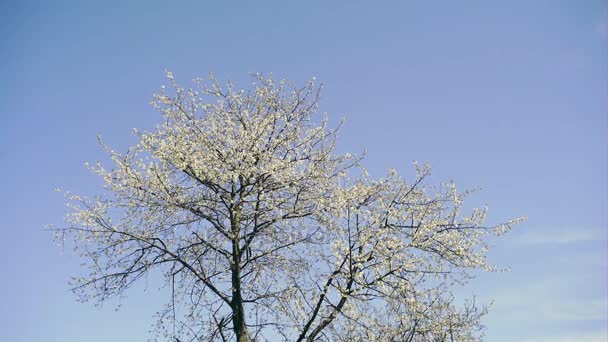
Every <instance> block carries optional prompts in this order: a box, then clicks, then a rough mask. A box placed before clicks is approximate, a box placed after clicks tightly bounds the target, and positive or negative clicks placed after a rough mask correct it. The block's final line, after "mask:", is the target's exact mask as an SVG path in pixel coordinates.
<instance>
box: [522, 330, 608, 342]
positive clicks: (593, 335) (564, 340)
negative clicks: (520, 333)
mask: <svg viewBox="0 0 608 342" xmlns="http://www.w3.org/2000/svg"><path fill="white" fill-rule="evenodd" d="M523 341H524V342H581V341H585V342H606V341H608V332H607V331H605V330H604V331H601V330H600V331H593V332H581V333H573V334H567V335H548V336H535V337H528V338H525V339H524V340H523Z"/></svg>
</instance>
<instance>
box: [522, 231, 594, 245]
mask: <svg viewBox="0 0 608 342" xmlns="http://www.w3.org/2000/svg"><path fill="white" fill-rule="evenodd" d="M605 238H606V237H605V234H604V233H603V232H602V231H601V230H598V229H588V228H571V229H563V228H559V229H551V228H543V229H534V230H528V231H527V232H524V233H522V234H521V235H520V236H518V237H516V238H515V239H514V243H515V244H517V245H523V246H529V245H545V244H553V245H564V244H571V243H579V242H591V241H602V240H605Z"/></svg>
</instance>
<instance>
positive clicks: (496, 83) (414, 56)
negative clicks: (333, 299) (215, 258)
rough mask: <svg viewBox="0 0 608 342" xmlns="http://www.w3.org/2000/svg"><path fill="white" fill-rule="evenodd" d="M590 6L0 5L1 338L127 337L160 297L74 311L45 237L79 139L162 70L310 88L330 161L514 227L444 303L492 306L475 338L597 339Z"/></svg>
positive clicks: (595, 27)
mask: <svg viewBox="0 0 608 342" xmlns="http://www.w3.org/2000/svg"><path fill="white" fill-rule="evenodd" d="M607 11H608V9H607V5H606V3H605V1H600V0H598V1H593V0H586V1H581V0H572V1H559V0H551V1H513V0H509V1H441V2H440V1H400V2H397V1H390V2H389V1H386V2H382V1H374V2H372V1H298V2H296V1H262V0H261V1H225V2H224V1H202V0H199V1H154V0H147V1H96V2H93V1H89V2H87V1H73V2H66V1H48V2H44V3H43V2H32V1H27V0H23V1H1V2H0V19H1V20H0V36H1V39H0V147H1V149H0V166H1V167H0V177H1V179H2V190H1V191H0V215H1V217H2V223H1V227H2V235H1V241H2V247H1V248H0V263H1V272H0V277H1V280H0V340H1V341H7V342H9V341H10V342H31V341H62V342H81V341H87V342H101V341H145V340H146V338H147V336H148V333H147V331H148V330H149V328H150V325H151V323H152V321H153V318H152V314H153V313H154V311H155V310H156V309H159V308H160V306H159V305H160V304H161V303H162V302H163V298H161V297H162V294H161V293H159V292H158V291H157V290H156V289H155V288H148V289H147V291H146V292H143V291H139V289H142V290H143V289H144V288H145V284H142V285H141V286H140V287H139V288H138V289H135V291H131V292H130V293H129V297H128V298H127V299H126V300H124V301H123V302H124V306H123V307H122V308H121V310H120V311H118V312H115V311H114V306H113V305H107V306H104V307H103V308H95V307H93V306H92V305H91V304H80V303H76V298H75V297H74V296H73V295H72V294H71V293H70V292H69V291H68V285H67V279H68V277H69V276H70V275H74V274H77V273H78V272H79V267H78V264H79V262H78V260H77V259H76V258H75V257H74V256H73V255H71V254H70V253H69V251H67V252H66V253H65V254H63V255H61V254H60V249H59V248H57V247H56V246H54V245H53V244H52V242H51V240H50V235H49V234H47V233H46V232H44V231H43V228H44V226H45V225H46V224H61V223H62V222H63V216H64V214H65V212H66V208H65V205H64V199H63V197H62V195H61V194H58V193H56V192H55V191H54V189H55V188H57V187H60V188H63V189H69V190H72V191H75V192H78V193H83V194H92V193H95V192H96V191H97V189H99V185H100V183H99V181H98V180H97V179H96V178H95V177H93V176H91V175H89V173H88V171H87V170H86V169H85V168H84V166H83V162H84V161H86V160H89V161H95V160H98V159H103V158H104V154H103V152H102V151H101V149H100V148H99V146H98V144H97V141H96V135H97V133H101V134H102V135H103V136H104V138H105V141H106V142H108V143H109V144H110V145H112V146H115V147H116V148H117V149H118V150H124V148H126V147H127V146H129V145H130V144H132V143H134V141H135V139H134V137H133V136H132V135H131V134H130V131H131V129H132V128H134V127H138V128H148V127H152V126H153V125H154V124H155V123H156V122H158V121H159V118H160V115H159V114H158V113H157V112H155V111H154V110H153V109H152V108H151V107H150V106H149V102H150V100H151V94H152V92H153V91H155V90H156V89H158V88H159V87H160V85H161V84H162V83H163V82H164V79H163V70H164V69H165V68H166V69H169V70H171V71H173V73H174V74H175V77H176V78H177V80H178V81H180V82H181V83H182V84H184V85H188V84H189V82H190V80H191V79H192V78H194V77H198V76H205V75H206V74H207V73H208V72H210V71H213V72H214V73H215V74H216V75H218V77H219V78H221V79H233V80H235V81H237V83H238V82H240V84H242V85H247V84H249V82H248V79H247V77H248V76H247V75H248V74H249V73H251V72H264V73H267V72H272V73H273V74H274V75H275V76H276V77H279V78H283V77H285V78H289V79H292V80H294V81H295V82H300V83H301V82H303V81H305V80H307V79H309V78H310V77H312V76H316V77H317V78H318V79H319V80H320V81H321V82H323V84H324V85H325V92H324V93H323V97H322V102H321V108H322V111H326V112H328V114H329V116H330V118H332V120H334V121H336V120H338V119H340V118H341V117H346V125H345V126H344V129H343V131H342V135H341V138H340V146H339V148H340V150H343V151H351V152H358V151H361V150H363V149H366V150H367V152H368V160H367V165H368V167H369V169H370V170H371V172H372V174H374V175H380V174H381V173H382V172H383V171H384V170H385V169H387V168H389V167H395V168H397V169H398V170H400V171H401V172H402V173H404V174H406V175H412V174H413V172H412V168H411V162H412V161H413V160H418V161H421V162H429V163H430V164H431V165H432V166H433V178H432V179H431V183H432V182H439V181H442V180H449V179H453V180H454V181H455V182H456V183H457V184H459V185H460V186H461V187H463V188H465V187H477V186H479V187H481V188H482V191H481V192H479V193H477V194H475V195H474V196H473V197H472V198H471V200H470V201H471V203H472V204H478V205H484V204H487V205H488V206H489V208H490V211H489V222H490V223H497V222H501V221H504V220H506V219H508V218H512V217H517V216H528V221H527V222H526V223H524V224H521V225H519V226H517V227H516V228H515V230H514V231H513V232H512V233H511V234H509V235H508V236H507V237H506V238H504V239H501V240H497V241H495V248H494V249H493V251H492V253H491V254H490V259H491V260H492V261H493V262H494V263H495V264H498V265H501V266H509V267H510V268H511V270H512V271H511V272H508V273H497V274H485V275H482V276H480V277H479V278H478V279H477V280H476V281H474V282H473V283H471V284H470V285H469V286H468V287H466V288H465V289H463V290H461V291H459V293H462V294H464V295H472V294H475V295H477V296H478V298H479V300H481V301H489V300H490V299H491V298H493V299H494V300H495V303H494V306H493V308H492V311H491V314H490V315H489V316H488V317H487V319H486V321H485V322H486V326H487V340H488V341H606V339H607V338H608V337H607V323H606V319H607V312H608V308H607V289H606V286H607V285H606V280H607V276H608V273H607V255H606V225H607V219H606V214H607V213H606V207H607V201H606V191H607V184H606V172H607V170H606V153H607V151H606V141H607V140H606V137H607V136H608V134H607V133H608V132H607V113H608V96H607V94H608V93H607V85H608V67H607V63H608V62H607V61H608V49H607V41H608V14H607Z"/></svg>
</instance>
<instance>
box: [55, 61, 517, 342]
mask: <svg viewBox="0 0 608 342" xmlns="http://www.w3.org/2000/svg"><path fill="white" fill-rule="evenodd" d="M167 77H168V80H169V82H170V84H171V87H170V88H171V91H169V90H166V89H165V88H164V87H163V88H162V90H161V91H160V92H159V93H158V94H156V95H155V98H154V101H153V104H154V106H155V107H156V108H158V109H159V110H160V111H161V112H162V114H163V118H164V120H163V122H162V124H160V125H159V126H158V127H157V128H156V129H155V130H153V131H146V132H139V131H135V134H136V135H137V136H138V137H139V143H138V144H136V145H135V146H133V147H132V148H130V149H129V150H128V151H127V152H126V153H122V154H121V153H118V152H115V151H114V150H112V149H111V148H109V147H108V146H107V145H105V144H104V143H103V142H102V145H103V146H104V148H105V149H106V151H108V153H109V155H110V157H111V159H112V161H113V167H112V168H111V169H107V168H104V167H103V166H102V165H101V164H100V163H96V164H95V165H90V166H89V167H90V169H91V170H92V171H93V172H94V173H96V174H98V175H99V176H101V177H102V178H103V180H104V184H105V185H104V188H105V190H104V191H103V193H102V194H100V195H97V196H95V197H92V198H86V197H81V196H78V195H71V194H70V195H69V197H70V199H71V200H70V203H71V207H72V211H71V213H70V214H69V215H68V216H67V219H66V221H67V223H68V224H67V225H66V226H65V227H63V228H60V229H58V230H57V237H58V238H59V239H62V240H63V239H69V240H72V241H73V243H74V245H75V246H76V248H77V249H78V250H79V251H80V253H81V254H82V257H83V259H84V260H85V261H86V262H85V264H86V265H87V267H88V269H89V273H88V274H87V275H85V276H82V277H76V278H74V291H75V293H77V294H78V295H79V296H81V299H82V300H94V301H98V302H103V301H105V300H106V299H108V298H111V297H113V296H117V295H123V294H124V293H125V291H126V290H127V289H128V288H129V287H130V286H131V285H132V284H133V283H134V282H136V281H137V280H138V279H140V278H142V277H144V276H146V275H148V274H149V273H151V272H158V274H160V275H162V278H163V284H164V285H165V286H166V288H167V289H168V290H169V292H170V298H169V301H168V304H167V305H166V307H164V308H163V309H162V310H161V311H160V312H159V316H158V329H157V332H158V334H157V335H156V336H157V338H169V339H173V340H175V341H215V340H223V341H229V340H236V341H239V342H240V341H254V340H256V341H257V340H265V339H272V340H277V339H283V340H286V341H292V340H295V341H317V340H331V341H363V340H365V341H367V340H370V341H411V340H434V341H445V340H463V339H465V340H470V339H473V338H475V337H478V336H479V332H480V330H481V328H482V326H481V323H480V318H481V317H482V316H483V314H484V313H485V312H486V309H485V307H483V306H482V307H479V306H477V305H475V303H474V301H471V302H466V303H465V304H464V305H463V306H462V307H460V308H459V306H458V305H456V304H455V302H454V299H453V296H452V294H451V288H452V285H453V284H454V283H456V282H464V281H466V280H467V279H468V277H470V272H469V271H470V270H474V269H484V270H492V269H493V268H492V267H491V266H490V265H488V263H487V262H486V259H485V253H486V251H487V237H489V236H492V235H497V236H498V235H501V234H503V233H504V232H505V231H506V230H507V229H508V228H509V227H510V226H511V224H513V223H515V221H510V222H507V223H506V224H502V225H498V226H495V227H487V226H484V225H483V222H484V219H485V213H486V211H485V209H473V210H472V212H471V213H470V214H468V215H464V214H463V213H461V209H462V205H463V200H464V199H465V197H466V196H467V194H468V193H467V192H464V193H459V192H457V190H456V187H455V186H454V185H453V184H452V183H448V184H442V185H441V186H439V187H435V188H427V187H426V186H425V179H426V178H427V176H428V175H429V172H430V169H429V167H428V166H417V165H416V171H417V177H416V178H415V179H414V180H413V181H412V182H408V181H406V180H405V179H403V178H402V177H400V176H398V175H397V173H396V172H395V171H394V170H390V171H389V172H388V174H387V175H386V177H384V178H382V179H377V180H376V179H373V178H372V177H370V176H369V175H368V173H367V172H366V171H365V169H364V168H363V166H362V165H361V164H362V161H363V158H362V157H357V156H354V155H351V154H338V153H336V152H335V149H334V146H335V139H336V134H337V131H338V129H337V128H335V129H329V128H328V125H327V120H326V119H322V120H319V119H317V118H316V116H317V114H316V113H317V109H318V108H317V107H318V99H319V91H320V87H317V86H315V84H314V80H313V81H311V82H309V83H307V84H306V85H305V86H303V87H301V88H297V87H294V86H293V85H292V84H291V83H289V82H286V81H281V82H278V83H275V81H273V79H272V78H268V77H264V76H261V75H256V76H255V77H254V83H253V87H252V89H250V90H246V91H245V90H236V89H235V88H234V87H233V85H232V83H230V82H228V83H227V85H226V86H221V85H220V84H219V83H218V82H217V81H216V80H215V79H214V78H210V79H209V80H208V81H203V80H196V81H195V85H194V86H193V88H190V89H183V88H181V87H179V86H178V85H177V84H176V82H175V81H174V79H173V76H172V74H171V73H167Z"/></svg>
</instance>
